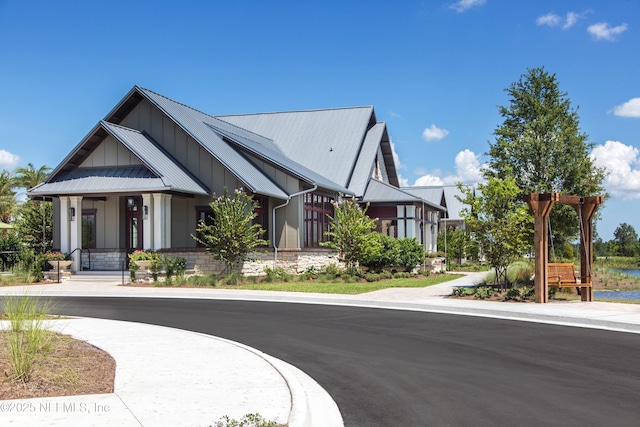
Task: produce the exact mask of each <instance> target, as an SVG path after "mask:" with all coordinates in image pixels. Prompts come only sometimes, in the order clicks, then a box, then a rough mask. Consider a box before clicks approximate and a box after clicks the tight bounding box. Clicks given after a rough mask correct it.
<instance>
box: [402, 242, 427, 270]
mask: <svg viewBox="0 0 640 427" xmlns="http://www.w3.org/2000/svg"><path fill="white" fill-rule="evenodd" d="M397 248H398V255H397V258H398V264H396V265H399V266H402V267H404V268H405V270H407V271H410V270H412V269H413V268H415V267H416V266H417V265H420V264H422V263H423V262H424V259H425V252H424V248H423V247H422V245H421V244H420V243H418V240H417V239H415V238H403V239H398V243H397Z"/></svg>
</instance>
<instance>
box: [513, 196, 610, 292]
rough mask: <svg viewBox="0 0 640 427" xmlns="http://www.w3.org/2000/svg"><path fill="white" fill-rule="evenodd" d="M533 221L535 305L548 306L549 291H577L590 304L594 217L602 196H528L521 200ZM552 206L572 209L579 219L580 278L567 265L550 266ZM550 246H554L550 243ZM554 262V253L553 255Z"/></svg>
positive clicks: (572, 268)
mask: <svg viewBox="0 0 640 427" xmlns="http://www.w3.org/2000/svg"><path fill="white" fill-rule="evenodd" d="M524 201H525V202H526V203H527V204H528V205H529V208H530V209H531V212H532V213H533V217H534V231H535V233H534V250H535V274H534V288H535V295H536V297H535V300H536V302H537V303H547V302H549V294H548V290H549V287H578V288H580V290H579V293H580V299H581V300H582V301H593V286H592V283H591V276H592V271H591V260H592V256H593V240H592V238H593V224H592V221H593V217H594V215H595V213H596V210H597V209H598V206H599V205H601V204H602V203H603V202H604V198H603V197H602V196H589V197H582V196H570V195H564V194H562V195H561V194H559V193H530V194H527V195H525V196H524ZM555 203H562V204H568V205H570V206H572V207H573V208H574V209H575V210H576V212H577V213H578V216H579V218H580V275H579V277H577V275H576V271H575V266H574V265H573V264H568V263H557V262H554V263H549V234H550V232H549V228H550V222H549V214H550V213H551V209H552V207H553V205H554V204H555ZM551 244H552V245H553V242H551ZM553 258H554V261H555V252H554V254H553Z"/></svg>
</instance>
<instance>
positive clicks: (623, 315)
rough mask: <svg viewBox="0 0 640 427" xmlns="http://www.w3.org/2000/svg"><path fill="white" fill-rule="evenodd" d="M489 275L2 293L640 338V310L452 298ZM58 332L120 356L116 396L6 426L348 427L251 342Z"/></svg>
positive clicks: (149, 329) (18, 410)
mask: <svg viewBox="0 0 640 427" xmlns="http://www.w3.org/2000/svg"><path fill="white" fill-rule="evenodd" d="M481 277H482V273H475V274H470V275H467V276H465V277H463V278H460V279H457V280H455V281H451V282H447V283H443V284H440V285H436V286H431V287H428V288H397V289H384V290H380V291H375V292H370V293H367V294H361V295H357V296H353V295H325V294H301V293H291V292H268V291H234V290H219V289H199V288H189V289H183V288H156V287H145V288H141V287H126V286H118V284H119V283H120V282H121V278H120V277H119V276H109V275H105V276H88V275H87V276H85V275H77V276H74V278H73V280H70V281H67V282H64V283H61V284H47V285H32V286H22V287H4V288H0V295H23V294H30V295H36V296H104V297H150V298H208V299H229V300H257V301H279V302H290V303H313V304H338V305H349V306H359V307H374V308H384V309H398V310H416V311H430V312H441V313H450V314H459V315H472V316H487V317H498V318H504V319H513V320H521V321H533V322H543V323H554V324H562V325H571V326H576V327H592V328H601V329H609V330H616V331H625V332H631V333H640V305H631V304H616V303H602V302H591V303H586V302H581V301H573V302H561V303H549V304H534V303H526V304H523V303H503V302H487V301H472V300H461V299H451V298H445V297H446V296H447V295H450V294H451V290H452V288H453V287H456V286H470V285H472V284H474V283H476V282H477V281H479V280H480V279H481ZM52 326H53V327H54V328H56V329H58V330H62V331H63V332H64V333H68V334H70V335H73V336H75V337H77V338H80V339H83V340H85V341H88V342H90V343H92V344H94V345H96V346H97V347H100V348H103V349H104V350H106V351H108V352H109V353H110V354H111V355H112V356H113V357H114V359H115V360H116V363H117V372H116V383H115V390H114V393H112V394H104V395H85V396H74V397H58V398H43V399H22V400H11V401H0V425H3V426H4V425H16V426H24V425H30V426H40V425H42V426H44V425H47V426H73V425H77V426H107V425H109V426H113V425H119V426H140V425H142V426H164V425H166V426H175V425H193V426H198V425H203V426H204V425H211V424H212V423H213V422H215V421H217V420H218V419H219V418H220V417H221V416H223V415H228V416H230V417H232V418H236V419H238V418H240V417H241V416H242V415H244V414H247V413H252V412H253V413H255V412H258V413H260V414H261V415H263V416H264V417H265V418H267V419H271V420H277V421H278V422H281V423H288V425H289V426H290V427H297V426H341V425H342V417H341V415H340V413H339V410H338V408H337V406H336V405H335V403H334V402H333V400H332V399H331V397H330V396H329V395H328V394H327V393H326V391H324V390H323V389H322V388H321V387H320V386H319V385H318V384H317V383H316V382H315V381H314V380H313V379H312V378H310V377H309V376H307V375H306V374H305V373H304V372H302V371H300V370H299V369H297V368H295V367H294V366H291V365H289V364H287V363H285V362H283V361H281V360H278V359H275V358H273V357H271V356H269V355H266V354H264V353H261V352H259V351H257V350H255V349H251V348H249V347H246V346H244V345H242V344H239V343H234V342H231V341H228V340H224V339H221V338H216V337H211V336H207V335H202V334H196V333H192V332H188V331H182V330H176V329H171V328H165V327H159V326H153V325H143V324H135V323H129V322H118V321H110V320H99V319H67V320H60V321H54V322H52ZM175 343H180V345H179V346H176V345H175ZM203 354H206V355H208V357H202V355H203ZM209 355H215V356H210V357H209ZM214 357H215V359H213V358H214ZM167 385H171V386H170V387H167ZM181 385H182V386H181ZM176 390H179V391H176Z"/></svg>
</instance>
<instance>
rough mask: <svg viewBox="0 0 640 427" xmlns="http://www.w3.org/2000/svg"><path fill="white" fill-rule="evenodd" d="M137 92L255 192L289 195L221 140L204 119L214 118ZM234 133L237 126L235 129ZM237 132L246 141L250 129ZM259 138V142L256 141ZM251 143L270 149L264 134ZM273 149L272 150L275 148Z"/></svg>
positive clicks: (207, 120) (281, 195)
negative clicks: (241, 132)
mask: <svg viewBox="0 0 640 427" xmlns="http://www.w3.org/2000/svg"><path fill="white" fill-rule="evenodd" d="M138 89H139V90H140V92H141V93H142V94H143V95H144V96H145V97H147V99H149V101H151V102H152V103H153V104H154V105H156V106H157V107H158V108H160V109H161V110H162V111H163V112H164V113H165V114H167V115H168V116H169V117H171V118H172V119H173V120H174V121H175V122H176V123H177V124H178V125H179V126H181V127H182V129H183V130H184V131H185V132H187V133H188V134H189V135H190V136H191V137H192V138H193V139H195V140H196V141H197V142H198V143H199V144H200V145H201V146H202V147H203V148H205V149H206V150H207V151H208V152H209V153H211V155H212V156H214V157H215V158H216V159H217V160H218V161H219V162H220V163H222V164H223V165H224V166H225V168H227V169H228V170H229V171H230V172H231V173H232V174H233V175H234V176H235V177H236V178H237V179H238V180H239V181H241V182H242V183H243V184H245V185H246V187H247V188H248V189H249V190H251V191H252V192H254V193H258V194H264V195H267V196H272V197H277V198H280V199H287V198H288V194H287V192H285V191H284V190H283V189H282V188H281V187H280V186H279V185H278V184H276V183H275V182H274V181H273V180H272V179H271V178H270V177H269V176H268V175H267V174H265V173H264V172H263V171H262V170H260V168H258V167H257V166H255V165H254V164H253V163H251V161H250V160H249V159H248V158H247V157H246V156H244V155H243V154H242V153H241V152H239V151H238V150H237V149H236V147H234V146H232V145H230V144H229V143H227V142H226V141H224V140H223V138H222V137H221V135H220V134H218V133H216V132H214V131H213V130H212V129H211V128H210V127H209V126H208V125H207V124H206V123H205V122H213V121H214V120H213V119H215V118H214V117H212V116H210V115H207V114H205V113H202V112H200V111H198V110H195V109H193V108H191V107H188V106H186V105H184V104H180V103H178V102H176V101H173V100H171V99H169V98H167V97H165V96H162V95H159V94H157V93H155V92H152V91H150V90H148V89H143V88H138ZM236 132H238V131H237V128H236ZM243 133H244V134H243V135H240V132H238V134H237V135H236V138H237V139H240V138H239V137H242V139H243V140H245V142H246V141H247V140H248V134H249V132H246V131H245V132H243ZM256 140H258V141H259V142H258V141H256ZM250 141H251V143H250V144H254V145H257V146H261V147H263V148H271V143H270V142H268V141H269V140H268V139H267V138H264V137H260V136H254V137H252V139H251V140H250ZM274 152H275V150H274Z"/></svg>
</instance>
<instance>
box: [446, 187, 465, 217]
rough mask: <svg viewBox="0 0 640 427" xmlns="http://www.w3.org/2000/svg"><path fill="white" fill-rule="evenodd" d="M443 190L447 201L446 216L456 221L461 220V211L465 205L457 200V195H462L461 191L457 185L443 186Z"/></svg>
mask: <svg viewBox="0 0 640 427" xmlns="http://www.w3.org/2000/svg"><path fill="white" fill-rule="evenodd" d="M443 190H444V199H445V202H446V203H447V218H448V219H451V220H456V221H463V220H464V218H462V215H461V212H462V210H463V209H464V208H466V207H467V206H466V205H465V204H464V203H462V202H461V201H460V200H458V197H457V196H459V197H463V194H462V191H460V189H459V188H458V186H455V185H453V186H445V187H443Z"/></svg>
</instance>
